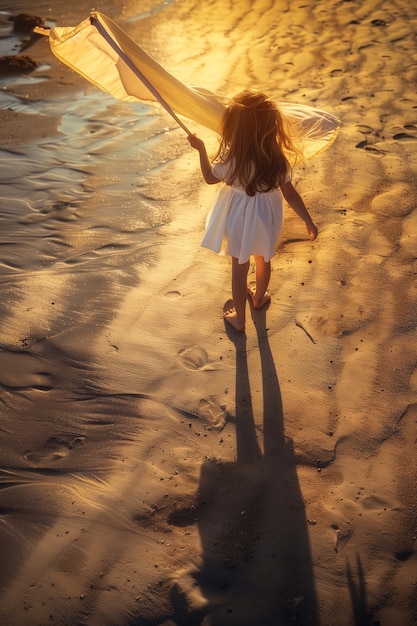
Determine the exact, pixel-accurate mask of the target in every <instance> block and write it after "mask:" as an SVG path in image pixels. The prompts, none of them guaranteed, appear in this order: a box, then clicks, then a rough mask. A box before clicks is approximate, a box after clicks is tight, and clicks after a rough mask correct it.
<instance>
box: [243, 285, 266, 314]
mask: <svg viewBox="0 0 417 626" xmlns="http://www.w3.org/2000/svg"><path fill="white" fill-rule="evenodd" d="M248 296H249V297H250V299H251V300H252V305H253V308H254V309H262V307H264V306H265V304H268V302H270V300H271V295H270V294H269V293H268V292H267V291H265V293H264V295H263V296H262V298H261V299H260V300H258V299H256V298H255V292H254V290H253V289H251V288H250V287H248Z"/></svg>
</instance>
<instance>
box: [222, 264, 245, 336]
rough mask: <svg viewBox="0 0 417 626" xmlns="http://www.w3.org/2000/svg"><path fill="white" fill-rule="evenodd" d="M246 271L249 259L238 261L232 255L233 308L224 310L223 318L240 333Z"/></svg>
mask: <svg viewBox="0 0 417 626" xmlns="http://www.w3.org/2000/svg"><path fill="white" fill-rule="evenodd" d="M248 271H249V261H247V263H238V260H237V259H236V258H235V257H232V296H233V305H234V308H233V309H229V310H228V311H226V312H225V314H224V319H225V320H226V321H227V322H229V324H231V325H232V326H233V327H234V328H235V329H236V330H238V331H239V332H241V333H243V332H244V330H245V321H246V297H247V280H248Z"/></svg>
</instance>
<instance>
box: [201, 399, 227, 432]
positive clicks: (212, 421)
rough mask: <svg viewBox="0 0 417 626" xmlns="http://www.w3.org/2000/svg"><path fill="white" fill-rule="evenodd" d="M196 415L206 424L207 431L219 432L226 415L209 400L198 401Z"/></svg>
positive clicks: (223, 424) (224, 422)
mask: <svg viewBox="0 0 417 626" xmlns="http://www.w3.org/2000/svg"><path fill="white" fill-rule="evenodd" d="M198 415H199V416H200V417H201V418H202V419H203V421H204V422H206V428H207V430H216V431H219V432H220V431H221V430H223V428H224V427H225V424H226V414H225V412H224V411H223V409H222V408H221V407H220V406H219V405H218V404H215V403H214V402H210V400H204V399H203V400H200V404H199V405H198Z"/></svg>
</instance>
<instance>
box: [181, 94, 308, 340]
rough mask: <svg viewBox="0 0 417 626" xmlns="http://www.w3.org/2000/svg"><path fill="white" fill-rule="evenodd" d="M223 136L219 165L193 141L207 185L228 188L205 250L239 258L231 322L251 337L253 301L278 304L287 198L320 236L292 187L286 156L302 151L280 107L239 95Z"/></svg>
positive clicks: (226, 118) (224, 124) (234, 266)
mask: <svg viewBox="0 0 417 626" xmlns="http://www.w3.org/2000/svg"><path fill="white" fill-rule="evenodd" d="M220 136H221V141H220V147H219V150H218V153H217V155H216V159H218V161H217V162H216V163H215V165H214V167H212V166H211V163H210V161H209V158H208V156H207V152H206V148H205V145H204V142H203V141H202V140H201V139H199V138H198V137H196V136H195V135H190V136H189V137H188V141H189V142H190V144H191V146H192V147H193V148H195V149H196V150H198V152H199V154H200V166H201V171H202V174H203V177H204V180H205V181H206V183H208V184H209V185H213V184H216V183H219V182H221V181H224V182H225V183H226V185H225V186H224V187H223V189H221V191H220V192H219V195H218V197H217V199H216V202H215V204H214V206H213V208H212V211H211V213H210V214H209V217H208V219H207V229H206V233H205V236H204V239H203V241H202V245H203V246H204V247H206V248H210V249H212V250H214V251H215V252H220V250H221V248H222V245H223V244H225V250H226V254H229V255H230V256H231V257H232V295H233V308H232V309H229V310H228V311H226V312H225V314H224V318H225V320H226V321H227V322H229V323H230V324H231V325H232V326H233V327H234V328H235V329H236V330H238V331H239V332H244V331H245V314H246V299H247V296H248V295H249V297H250V298H251V300H252V304H253V307H254V308H255V309H260V308H262V307H263V306H265V304H267V302H269V300H270V295H269V293H268V291H267V288H268V284H269V279H270V274H271V262H270V260H271V257H272V256H273V255H274V254H275V250H276V245H277V240H278V236H279V234H280V231H281V229H282V226H283V223H284V213H283V207H282V196H284V198H285V200H286V201H287V202H288V204H289V205H290V206H291V208H292V209H294V211H295V212H296V213H297V215H299V216H300V217H301V219H303V220H304V222H305V225H306V228H307V232H308V233H309V235H310V236H311V239H312V240H314V239H315V238H316V237H317V227H316V226H315V224H314V223H313V221H312V219H311V217H310V215H309V213H308V211H307V209H306V207H305V205H304V202H303V200H302V198H301V196H300V195H299V194H298V192H297V191H296V190H295V189H294V187H293V185H292V183H291V180H290V179H291V167H290V163H289V161H288V159H287V157H286V153H287V154H291V153H293V154H294V156H296V149H295V148H294V147H293V145H292V142H291V139H290V137H289V136H288V135H287V134H286V132H285V128H284V122H283V119H282V117H281V114H280V112H279V110H278V108H277V106H276V104H275V103H274V102H273V101H271V100H270V99H269V98H268V97H267V96H266V95H264V94H263V93H259V92H254V91H243V92H242V93H240V94H238V95H237V96H235V97H234V98H232V100H231V103H230V104H229V106H228V107H227V108H226V111H225V113H224V116H223V119H222V125H221V131H220ZM251 256H254V258H255V268H256V272H255V276H256V289H255V290H252V289H249V288H248V287H247V276H248V271H249V260H250V257H251Z"/></svg>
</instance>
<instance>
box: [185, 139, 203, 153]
mask: <svg viewBox="0 0 417 626" xmlns="http://www.w3.org/2000/svg"><path fill="white" fill-rule="evenodd" d="M187 139H188V142H189V144H190V146H192V147H193V148H195V149H196V150H198V151H199V152H201V151H202V150H204V149H205V145H204V141H203V140H202V139H199V138H198V137H197V135H188V137H187Z"/></svg>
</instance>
